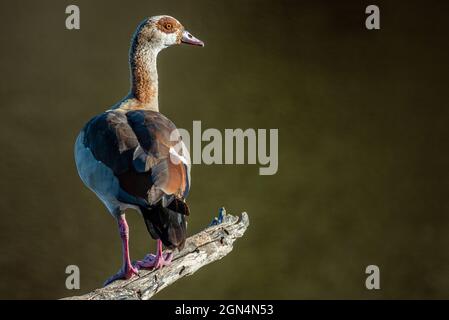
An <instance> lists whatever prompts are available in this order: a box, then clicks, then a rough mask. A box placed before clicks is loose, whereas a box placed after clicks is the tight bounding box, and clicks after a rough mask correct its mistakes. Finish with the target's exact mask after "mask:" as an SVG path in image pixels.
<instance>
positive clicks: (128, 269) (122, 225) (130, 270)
mask: <svg viewBox="0 0 449 320" xmlns="http://www.w3.org/2000/svg"><path fill="white" fill-rule="evenodd" d="M117 222H118V228H119V232H120V238H121V239H122V249H123V266H122V268H121V269H120V270H119V271H118V272H117V273H116V274H115V275H113V276H112V277H110V278H109V279H108V280H106V282H105V283H104V285H105V286H106V285H108V284H110V283H111V282H114V281H115V280H118V279H129V278H131V277H132V276H133V275H139V271H138V270H137V269H136V268H134V267H133V266H132V264H131V259H130V258H129V245H128V243H129V228H128V223H127V222H126V219H125V215H124V214H122V215H120V217H119V218H118V220H117Z"/></svg>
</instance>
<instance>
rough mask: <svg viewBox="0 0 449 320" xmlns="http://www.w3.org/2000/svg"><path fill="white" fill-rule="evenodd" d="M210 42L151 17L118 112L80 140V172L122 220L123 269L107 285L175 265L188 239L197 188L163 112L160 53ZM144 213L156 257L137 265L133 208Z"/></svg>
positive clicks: (132, 57)
mask: <svg viewBox="0 0 449 320" xmlns="http://www.w3.org/2000/svg"><path fill="white" fill-rule="evenodd" d="M180 43H186V44H190V45H196V46H204V43H203V42H202V41H201V40H198V39H196V38H195V37H194V36H192V35H191V34H190V33H189V32H187V31H186V30H185V29H184V27H183V26H182V25H181V23H179V22H178V21H177V20H176V19H175V18H173V17H170V16H155V17H151V18H148V19H145V20H144V21H143V22H141V23H140V25H139V26H138V27H137V30H136V31H135V33H134V35H133V38H132V42H131V49H130V54H129V62H130V68H131V80H132V81H131V90H130V92H129V94H128V95H127V96H126V97H125V98H124V99H123V100H122V101H120V102H118V103H117V104H116V105H114V106H113V107H112V108H111V109H110V110H107V111H105V112H103V113H102V114H99V115H97V116H96V117H94V118H92V119H91V120H90V121H89V122H88V123H87V124H86V125H85V126H84V128H83V129H82V130H81V132H80V134H79V135H78V138H77V139H76V143H75V161H76V166H77V169H78V173H79V175H80V177H81V180H82V181H83V182H84V184H85V185H86V186H87V187H89V188H90V189H91V190H92V191H93V192H95V194H96V195H97V196H98V197H99V198H100V200H101V201H102V202H103V203H104V204H105V206H106V207H107V209H108V210H109V212H110V213H111V214H112V216H113V217H114V218H115V219H117V223H118V228H119V233H120V237H121V240H122V248H123V266H122V268H121V269H120V270H119V271H118V272H117V274H115V275H113V276H112V277H110V278H109V279H108V280H106V282H105V285H107V284H109V283H111V282H113V281H115V280H117V279H123V278H125V279H129V278H130V277H132V276H133V275H134V274H138V269H139V268H161V267H163V266H165V265H168V264H169V263H170V261H171V258H172V253H171V252H168V253H167V252H164V253H163V251H162V244H164V245H165V246H166V247H167V248H168V249H175V248H182V247H183V245H184V242H185V239H186V216H187V215H189V208H188V206H187V204H186V203H185V199H186V197H187V195H188V193H189V190H190V157H189V155H188V151H187V149H186V148H185V145H184V144H183V142H182V140H181V138H180V135H179V132H178V131H177V129H176V126H175V125H174V124H173V122H171V121H170V120H169V119H168V118H167V117H165V116H164V115H162V114H161V113H160V112H159V105H158V75H157V68H156V59H157V56H158V53H159V52H160V51H161V50H162V49H165V48H168V47H170V46H172V45H175V44H180ZM128 208H133V209H136V210H137V211H138V212H140V213H141V215H142V217H143V219H144V221H145V225H146V227H147V229H148V232H149V233H150V235H151V237H152V238H154V239H157V252H156V254H155V255H154V254H149V255H147V256H146V257H145V258H144V259H143V260H140V261H137V262H136V263H135V264H134V265H133V264H131V260H130V255H129V246H128V240H129V228H128V224H127V222H126V219H125V213H124V212H125V210H126V209H128Z"/></svg>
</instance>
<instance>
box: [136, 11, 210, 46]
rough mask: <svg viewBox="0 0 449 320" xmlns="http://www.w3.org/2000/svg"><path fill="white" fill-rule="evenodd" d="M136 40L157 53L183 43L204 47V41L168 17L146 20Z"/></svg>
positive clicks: (140, 27) (138, 29)
mask: <svg viewBox="0 0 449 320" xmlns="http://www.w3.org/2000/svg"><path fill="white" fill-rule="evenodd" d="M135 38H136V40H137V42H138V43H139V44H140V45H144V46H148V47H150V48H152V49H154V50H157V51H160V50H162V49H165V48H168V47H171V46H173V45H176V44H181V43H184V44H189V45H194V46H201V47H204V42H203V41H201V40H199V39H197V38H195V37H194V36H193V35H192V34H191V33H190V32H188V31H187V30H185V28H184V26H183V25H182V24H181V23H180V22H179V21H178V20H176V19H175V18H173V17H170V16H166V15H163V16H154V17H150V18H147V19H145V20H144V21H143V22H142V23H141V24H140V25H139V27H138V28H137V30H136V34H135Z"/></svg>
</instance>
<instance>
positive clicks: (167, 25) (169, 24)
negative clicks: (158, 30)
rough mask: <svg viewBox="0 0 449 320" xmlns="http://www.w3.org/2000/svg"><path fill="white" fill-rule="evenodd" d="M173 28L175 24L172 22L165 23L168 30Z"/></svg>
mask: <svg viewBox="0 0 449 320" xmlns="http://www.w3.org/2000/svg"><path fill="white" fill-rule="evenodd" d="M172 28H173V25H172V24H171V23H167V24H166V25H165V29H167V30H171V29H172Z"/></svg>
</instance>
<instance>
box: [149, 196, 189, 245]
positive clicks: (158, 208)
mask: <svg viewBox="0 0 449 320" xmlns="http://www.w3.org/2000/svg"><path fill="white" fill-rule="evenodd" d="M140 209H141V211H142V215H143V218H144V220H145V225H146V226H147V229H148V232H149V233H150V235H151V237H153V238H154V239H161V240H162V243H163V244H164V245H165V246H166V247H168V248H170V249H174V248H179V249H182V248H183V247H184V243H185V241H186V237H187V223H186V216H188V215H189V207H188V206H187V204H186V203H185V202H184V201H182V200H179V199H176V198H175V199H174V200H173V201H172V202H171V203H170V204H169V205H168V206H167V207H163V206H162V201H159V202H158V204H157V205H154V206H151V207H149V208H143V207H142V208H140Z"/></svg>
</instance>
